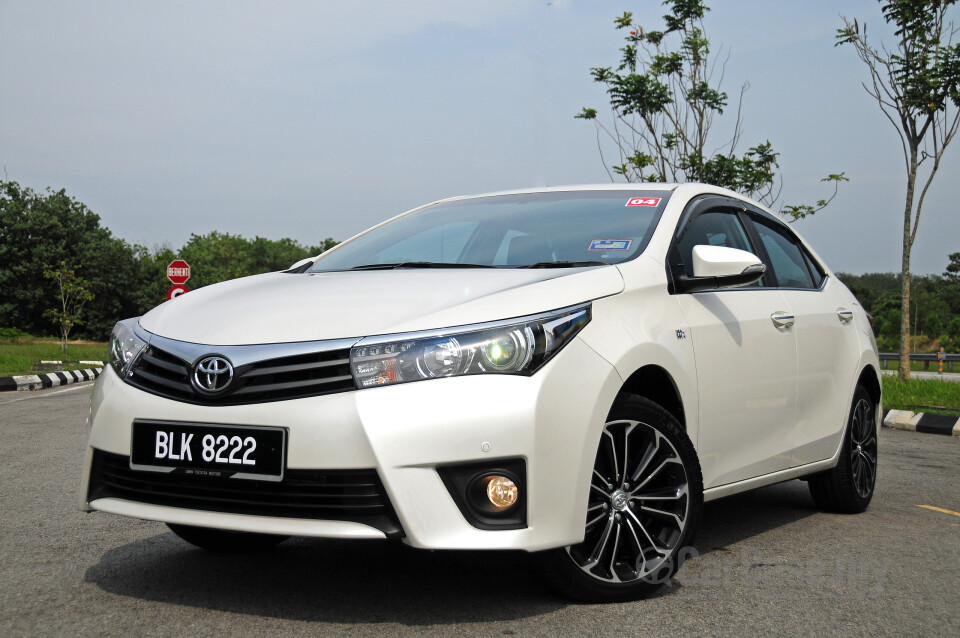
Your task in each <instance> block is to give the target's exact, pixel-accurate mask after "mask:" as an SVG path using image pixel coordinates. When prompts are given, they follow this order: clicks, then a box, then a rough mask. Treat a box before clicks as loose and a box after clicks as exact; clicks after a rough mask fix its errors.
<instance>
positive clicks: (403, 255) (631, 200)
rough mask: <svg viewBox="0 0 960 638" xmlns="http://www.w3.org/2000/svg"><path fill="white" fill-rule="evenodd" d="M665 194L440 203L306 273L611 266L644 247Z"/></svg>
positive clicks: (497, 197) (339, 251) (352, 245)
mask: <svg viewBox="0 0 960 638" xmlns="http://www.w3.org/2000/svg"><path fill="white" fill-rule="evenodd" d="M669 196H670V193H669V192H668V191H649V192H637V191H571V192H560V193H533V194H523V195H495V196H490V197H478V198H473V199H464V200H457V201H452V202H444V203H440V204H436V205H434V206H430V207H429V208H425V209H423V210H420V211H417V212H416V213H412V214H410V215H407V216H405V217H401V218H400V219H397V220H396V221H393V222H390V223H389V224H386V225H384V226H381V227H380V228H377V229H376V230H373V231H370V232H369V233H367V234H365V235H362V236H360V237H358V238H356V239H354V240H352V241H349V242H347V243H345V244H342V245H341V246H339V247H337V249H336V250H334V251H332V252H331V253H330V254H328V255H325V256H323V257H321V258H320V259H318V260H317V262H316V263H315V264H314V265H313V266H312V267H310V269H309V270H307V272H329V271H334V270H351V269H357V270H364V269H368V270H369V269H378V268H437V267H439V268H444V267H450V268H455V267H460V268H464V267H478V268H490V267H500V268H545V267H565V266H570V267H574V266H588V265H603V264H616V263H620V262H623V261H627V260H628V259H633V258H634V257H636V256H637V255H639V254H640V253H641V252H642V251H643V249H644V248H645V247H646V244H647V241H648V240H649V238H650V234H651V233H652V232H653V229H654V228H655V226H656V222H657V219H658V218H659V216H660V211H662V210H663V207H664V206H665V205H666V203H667V199H668V198H669Z"/></svg>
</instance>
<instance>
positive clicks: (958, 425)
mask: <svg viewBox="0 0 960 638" xmlns="http://www.w3.org/2000/svg"><path fill="white" fill-rule="evenodd" d="M883 425H884V426H886V427H888V428H894V429H895V430H909V431H911V432H925V433H927V434H943V435H946V436H957V437H960V419H958V418H957V417H955V416H949V415H946V414H927V413H926V412H918V413H914V412H910V411H909V410H888V411H887V412H886V413H885V414H884V416H883Z"/></svg>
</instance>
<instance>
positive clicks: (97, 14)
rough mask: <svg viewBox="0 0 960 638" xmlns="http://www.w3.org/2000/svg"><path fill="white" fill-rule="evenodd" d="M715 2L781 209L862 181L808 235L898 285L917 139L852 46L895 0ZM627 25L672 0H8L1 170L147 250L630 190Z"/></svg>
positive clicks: (943, 188)
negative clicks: (608, 85)
mask: <svg viewBox="0 0 960 638" xmlns="http://www.w3.org/2000/svg"><path fill="white" fill-rule="evenodd" d="M708 4H711V5H712V11H711V12H710V13H709V14H708V15H707V18H706V23H705V24H706V29H707V34H708V37H709V38H710V41H711V43H712V45H713V48H714V50H716V51H719V52H720V53H721V55H723V56H725V57H727V65H726V69H725V75H724V78H725V79H724V84H723V88H724V89H725V90H726V91H727V92H728V93H729V94H730V95H731V96H735V95H736V94H737V93H739V90H740V86H741V84H742V83H743V82H745V81H748V82H749V85H750V88H749V90H748V91H747V93H746V95H745V98H744V104H743V123H744V128H743V135H742V144H741V147H740V150H741V151H745V150H746V149H747V148H748V147H749V146H753V145H755V144H757V143H760V142H763V141H766V140H769V141H770V142H771V143H772V144H773V147H774V149H775V150H776V151H778V152H779V153H780V169H781V177H782V180H783V188H782V194H781V202H780V203H781V204H782V203H802V202H807V203H812V202H814V201H815V200H817V199H820V198H822V197H825V196H828V195H829V193H830V191H831V188H830V187H829V186H828V185H826V184H822V183H820V181H819V180H820V178H821V177H824V176H825V175H827V174H828V173H838V172H841V171H844V172H845V173H846V175H847V177H849V179H850V182H848V183H845V184H843V185H842V186H841V188H840V192H839V194H838V195H837V197H836V199H835V200H834V201H833V202H832V203H831V205H830V206H829V207H828V208H827V209H826V210H824V211H821V212H820V213H818V214H817V215H815V216H814V217H812V218H808V219H806V220H802V221H800V222H797V223H796V224H795V225H794V228H796V229H797V230H798V231H799V232H800V233H801V234H802V235H803V236H804V238H806V239H807V240H808V241H809V242H810V243H811V244H812V245H813V247H814V249H815V250H817V252H818V253H819V254H820V256H821V257H823V258H824V259H825V260H826V262H827V263H828V265H830V267H831V268H832V269H833V270H835V271H843V272H851V273H863V272H895V271H899V270H900V256H901V241H902V239H901V238H902V226H903V202H904V194H905V188H906V177H905V170H904V160H903V155H902V151H901V147H900V142H899V138H898V137H897V134H896V131H895V130H894V128H893V127H892V125H891V124H890V123H889V122H888V121H887V120H886V119H885V118H884V117H883V115H882V114H881V112H880V110H879V108H878V107H877V104H876V103H875V102H873V101H872V99H871V98H870V97H869V96H868V95H867V94H866V93H865V92H864V90H863V88H862V87H861V86H860V83H861V82H862V81H864V80H866V79H867V71H866V68H865V67H864V66H863V64H862V63H861V62H860V61H859V60H858V59H857V57H856V54H855V52H854V50H853V49H852V48H850V47H835V46H834V41H835V34H836V30H837V28H838V27H839V26H840V25H841V18H840V15H841V14H843V15H846V16H848V17H850V18H854V17H855V18H857V19H858V20H859V22H860V23H861V24H862V23H863V22H866V23H867V24H868V27H869V33H870V34H871V35H876V36H877V37H880V36H882V35H883V34H884V32H885V31H884V24H883V21H882V17H881V14H880V11H879V5H878V3H877V2H875V1H873V0H804V1H803V2H792V1H787V0H776V1H773V0H738V1H737V2H731V1H729V0H727V1H726V2H724V1H722V0H719V1H718V0H714V2H712V3H708ZM623 11H632V12H633V13H634V16H635V19H636V20H637V21H638V22H639V23H641V24H643V25H645V26H646V28H656V27H658V26H660V25H661V24H662V19H661V16H662V15H663V14H664V13H665V7H662V6H661V5H660V2H659V0H618V1H610V0H592V1H589V0H553V1H552V2H551V1H550V0H409V1H407V2H383V1H381V2H368V1H365V0H353V1H351V2H344V1H343V0H337V1H324V0H318V1H316V2H305V1H304V2H292V1H288V0H280V1H274V2H269V3H264V2H252V1H251V2H247V1H230V2H227V1H226V0H224V1H221V2H209V1H203V0H191V1H186V2H162V3H160V2H131V1H124V0H118V1H113V2H110V1H100V0H90V1H87V2H82V3H80V2H73V1H64V2H54V1H50V0H3V1H2V2H0V170H2V171H5V172H6V178H7V179H10V180H15V181H17V182H19V183H20V184H22V185H24V186H29V187H31V188H33V189H35V190H44V189H46V188H47V187H50V188H52V189H54V190H59V189H61V188H62V189H66V191H67V193H68V194H69V195H71V196H72V197H74V198H75V199H77V200H79V201H81V202H83V203H84V204H86V205H87V206H88V207H89V208H90V209H92V210H93V211H94V212H96V213H97V214H98V215H99V216H100V218H101V220H102V224H103V225H105V226H106V227H108V228H109V229H110V230H111V231H112V232H113V233H114V234H115V235H117V236H119V237H122V238H124V239H125V240H127V241H129V242H131V243H138V244H142V245H144V246H147V247H154V246H163V245H167V246H170V247H172V248H174V249H176V248H177V247H179V246H181V245H183V244H184V243H185V242H186V241H187V239H188V238H189V236H190V235H191V234H192V233H196V234H205V233H208V232H210V231H213V230H217V231H221V232H228V233H232V234H240V235H243V236H245V237H254V236H262V237H268V238H271V239H279V238H282V237H292V238H294V239H296V240H298V241H300V242H301V243H303V244H305V245H309V244H316V243H319V242H320V241H321V240H322V239H324V238H326V237H333V238H335V239H338V240H343V239H346V238H348V237H350V236H351V235H353V234H355V233H357V232H359V231H361V230H363V229H365V228H367V227H369V226H371V225H373V224H375V223H378V222H380V221H383V220H384V219H387V218H389V217H392V216H394V215H396V214H398V213H400V212H403V211H404V210H408V209H410V208H413V207H416V206H419V205H421V204H424V203H427V202H430V201H433V200H437V199H440V198H443V197H448V196H455V195H467V194H476V193H483V192H490V191H497V190H505V189H510V188H524V187H535V186H555V185H562V184H586V183H609V181H610V178H609V177H608V175H607V172H606V170H605V169H604V167H603V165H602V163H601V161H600V158H599V155H598V152H597V142H596V137H595V132H594V128H593V126H592V125H591V124H590V123H589V122H585V121H582V120H577V119H574V117H573V116H574V115H575V114H576V113H578V112H579V111H580V110H581V108H583V107H584V106H591V107H595V108H597V109H598V111H600V113H601V117H603V116H604V114H608V113H609V108H608V107H607V105H608V104H609V102H608V101H607V100H606V99H605V97H606V96H605V93H604V89H603V87H602V86H601V85H599V84H596V83H594V82H593V80H592V78H591V77H590V68H591V67H595V66H610V65H615V64H616V63H617V62H618V60H619V51H618V49H619V48H620V47H621V46H622V45H623V40H622V36H623V33H622V32H618V31H616V30H615V29H614V27H613V18H614V17H615V16H618V15H620V14H621V13H622V12H623ZM955 13H960V12H955ZM608 121H609V120H608ZM727 122H728V120H726V116H724V117H723V118H721V119H720V120H718V122H717V124H716V125H715V129H714V131H715V132H716V133H717V134H718V137H717V138H716V142H717V145H719V144H720V143H721V142H722V141H723V140H722V139H721V137H720V136H719V134H721V133H722V132H723V130H724V127H725V126H726V127H729V124H728V123H727ZM2 175H3V173H2V172H0V176H2ZM958 177H960V142H957V143H955V144H954V146H953V147H950V148H949V149H948V150H947V155H946V158H945V161H944V162H943V164H942V165H941V168H940V172H939V173H938V177H937V179H936V180H935V181H934V183H933V186H932V187H931V189H930V192H929V194H928V195H927V200H926V203H925V206H924V212H923V216H922V218H921V222H920V230H919V233H918V236H917V240H916V244H915V245H914V248H913V253H912V270H913V272H915V273H941V272H943V270H944V268H945V266H946V264H947V262H948V259H947V255H948V254H949V253H951V252H957V251H960V211H958V205H957V201H958V200H960V179H958Z"/></svg>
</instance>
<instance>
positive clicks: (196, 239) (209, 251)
mask: <svg viewBox="0 0 960 638" xmlns="http://www.w3.org/2000/svg"><path fill="white" fill-rule="evenodd" d="M336 244H337V242H335V241H334V240H333V239H330V238H327V239H325V240H323V241H322V242H321V243H320V244H319V245H317V246H303V245H301V244H300V243H299V242H297V241H295V240H293V239H289V238H284V239H279V240H272V239H266V238H264V237H255V238H253V239H245V238H243V237H241V236H240V235H231V234H230V233H221V232H218V231H212V232H210V233H207V234H206V235H196V234H192V235H190V239H189V240H187V243H186V244H184V246H183V248H181V249H180V252H179V254H178V256H179V257H180V258H182V259H184V260H186V261H187V263H189V264H190V281H189V282H188V283H187V285H188V286H189V287H190V288H191V289H192V288H200V287H202V286H208V285H210V284H215V283H218V282H221V281H226V280H228V279H236V278H237V277H247V276H249V275H257V274H260V273H265V272H273V271H277V270H286V269H287V268H289V267H290V266H292V265H293V264H294V263H295V262H297V261H300V260H301V259H303V258H304V257H311V256H314V255H319V254H320V253H322V252H323V251H325V250H328V249H330V248H332V247H333V246H335V245H336ZM167 263H169V262H167ZM164 266H166V264H164Z"/></svg>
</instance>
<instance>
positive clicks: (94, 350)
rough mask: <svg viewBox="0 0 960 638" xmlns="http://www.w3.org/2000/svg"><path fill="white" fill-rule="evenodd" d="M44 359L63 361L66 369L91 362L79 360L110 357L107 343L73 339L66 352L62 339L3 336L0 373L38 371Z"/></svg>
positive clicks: (4, 374) (0, 341)
mask: <svg viewBox="0 0 960 638" xmlns="http://www.w3.org/2000/svg"><path fill="white" fill-rule="evenodd" d="M41 360H44V361H63V362H64V365H63V368H62V369H63V370H81V369H83V368H89V367H90V366H89V365H81V364H79V363H77V362H78V361H104V362H106V360H107V344H106V343H96V342H91V341H71V342H70V343H68V344H67V353H66V354H64V353H63V352H62V351H61V350H60V341H59V339H41V338H33V337H26V338H18V339H0V377H7V376H12V375H19V374H35V370H34V368H36V366H37V364H39V363H40V361H41Z"/></svg>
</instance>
